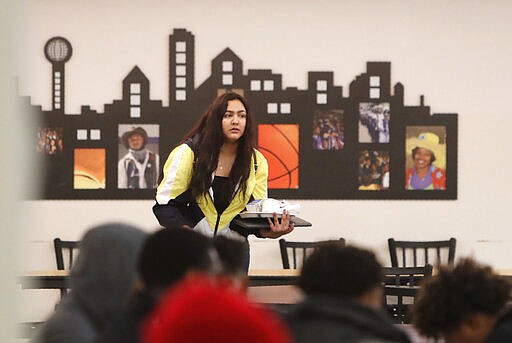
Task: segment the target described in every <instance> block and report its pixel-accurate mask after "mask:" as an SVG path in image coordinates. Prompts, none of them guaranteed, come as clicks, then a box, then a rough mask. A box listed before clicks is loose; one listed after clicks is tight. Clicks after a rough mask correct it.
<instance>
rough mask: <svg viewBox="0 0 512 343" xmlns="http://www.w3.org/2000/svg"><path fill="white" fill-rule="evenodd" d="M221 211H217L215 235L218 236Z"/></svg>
mask: <svg viewBox="0 0 512 343" xmlns="http://www.w3.org/2000/svg"><path fill="white" fill-rule="evenodd" d="M219 222H220V213H217V221H216V222H215V230H214V231H213V237H215V236H217V230H218V229H219Z"/></svg>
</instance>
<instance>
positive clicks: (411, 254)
mask: <svg viewBox="0 0 512 343" xmlns="http://www.w3.org/2000/svg"><path fill="white" fill-rule="evenodd" d="M388 246H389V256H390V257H391V265H392V266H393V267H418V266H423V265H425V264H433V265H437V264H453V263H454V261H455V246H456V240H455V238H450V239H449V240H447V241H396V240H394V239H393V238H390V239H388Z"/></svg>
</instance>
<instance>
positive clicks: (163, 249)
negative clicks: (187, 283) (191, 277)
mask: <svg viewBox="0 0 512 343" xmlns="http://www.w3.org/2000/svg"><path fill="white" fill-rule="evenodd" d="M212 250H213V244H212V240H211V239H210V238H208V237H206V236H204V235H202V234H200V233H197V232H195V231H192V230H190V229H181V228H174V229H161V230H159V231H157V232H155V233H153V234H152V235H150V236H149V237H148V238H147V239H146V241H145V242H144V245H143V247H142V251H141V254H140V256H139V261H138V264H137V269H138V272H139V275H140V277H141V279H142V281H143V282H144V285H145V287H146V289H148V290H160V289H162V288H167V287H168V286H170V285H172V284H174V283H175V282H177V281H178V280H180V279H181V278H182V277H183V276H184V275H185V274H186V273H187V272H189V271H191V270H197V271H209V270H210V269H211V268H212V265H213V262H212V258H211V253H212Z"/></svg>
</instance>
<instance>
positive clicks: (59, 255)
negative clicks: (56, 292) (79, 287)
mask: <svg viewBox="0 0 512 343" xmlns="http://www.w3.org/2000/svg"><path fill="white" fill-rule="evenodd" d="M79 243H80V242H78V241H63V240H61V239H60V238H55V239H54V240H53V247H54V249H55V261H56V262H57V269H58V270H69V269H71V267H72V266H73V262H74V258H75V255H76V254H75V253H77V252H78V249H79ZM64 256H66V257H67V258H66V259H64ZM65 261H66V262H67V263H64V262H65ZM67 292H68V290H67V289H66V288H61V289H60V295H61V297H63V296H64V295H66V294H67Z"/></svg>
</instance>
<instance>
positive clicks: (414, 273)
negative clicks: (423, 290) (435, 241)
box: [382, 264, 433, 286]
mask: <svg viewBox="0 0 512 343" xmlns="http://www.w3.org/2000/svg"><path fill="white" fill-rule="evenodd" d="M432 271H433V267H432V265H431V264H426V265H424V266H423V267H382V273H383V274H384V284H385V285H390V286H419V284H420V283H421V281H423V279H425V278H428V277H430V276H432Z"/></svg>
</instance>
